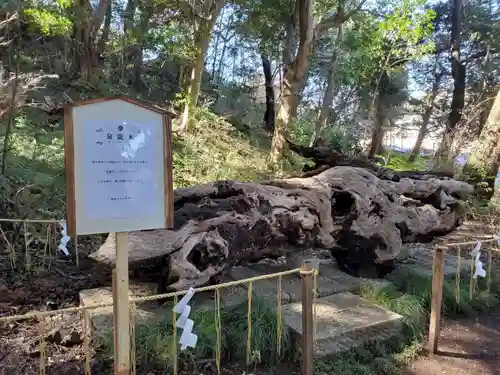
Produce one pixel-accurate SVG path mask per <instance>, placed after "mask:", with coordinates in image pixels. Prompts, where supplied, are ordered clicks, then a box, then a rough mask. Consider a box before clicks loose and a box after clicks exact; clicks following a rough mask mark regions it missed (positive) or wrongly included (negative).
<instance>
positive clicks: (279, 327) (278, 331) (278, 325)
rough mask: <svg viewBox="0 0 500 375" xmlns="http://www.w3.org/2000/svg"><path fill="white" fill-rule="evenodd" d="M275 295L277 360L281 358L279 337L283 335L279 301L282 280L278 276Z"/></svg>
mask: <svg viewBox="0 0 500 375" xmlns="http://www.w3.org/2000/svg"><path fill="white" fill-rule="evenodd" d="M277 283H278V285H277V289H278V292H277V293H276V357H277V358H278V359H279V358H280V357H281V336H282V335H283V320H282V319H283V316H282V315H281V314H282V311H281V302H282V301H281V299H282V283H283V278H282V277H281V276H278V280H277Z"/></svg>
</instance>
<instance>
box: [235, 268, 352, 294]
mask: <svg viewBox="0 0 500 375" xmlns="http://www.w3.org/2000/svg"><path fill="white" fill-rule="evenodd" d="M287 269H288V267H287V266H286V265H272V266H271V265H265V264H251V265H249V266H247V267H234V268H232V269H231V270H230V271H229V276H230V277H231V278H232V279H233V280H242V279H247V278H251V277H257V276H261V275H266V274H271V273H278V272H282V271H285V270H287ZM361 282H362V279H360V278H356V277H352V276H350V275H348V274H346V273H345V272H342V271H341V270H340V269H338V268H337V267H336V265H335V264H321V265H320V267H319V274H318V277H317V286H316V287H317V293H318V297H326V296H329V295H332V294H337V293H343V292H347V291H354V290H357V289H358V288H359V286H360V285H361ZM242 286H243V287H244V288H248V284H243V285H242ZM281 287H282V297H281V299H282V303H283V304H287V303H292V302H296V301H300V299H301V293H302V290H301V279H300V274H299V273H297V274H296V275H286V276H283V277H282V282H281ZM252 290H253V291H254V292H255V294H256V295H258V296H261V297H264V298H270V299H271V298H272V299H276V293H277V291H278V280H277V278H272V279H266V280H259V281H255V282H254V283H252Z"/></svg>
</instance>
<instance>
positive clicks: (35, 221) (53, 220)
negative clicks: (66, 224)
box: [0, 219, 63, 224]
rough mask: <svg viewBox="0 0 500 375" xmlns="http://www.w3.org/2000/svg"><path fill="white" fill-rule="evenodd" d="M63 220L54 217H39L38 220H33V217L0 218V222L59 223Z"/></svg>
mask: <svg viewBox="0 0 500 375" xmlns="http://www.w3.org/2000/svg"><path fill="white" fill-rule="evenodd" d="M61 221H63V220H56V219H47V220H44V219H39V220H33V219H0V223H1V222H4V223H47V224H48V223H60V222H61Z"/></svg>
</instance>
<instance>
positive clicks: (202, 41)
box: [181, 0, 226, 131]
mask: <svg viewBox="0 0 500 375" xmlns="http://www.w3.org/2000/svg"><path fill="white" fill-rule="evenodd" d="M207 1H208V0H207ZM225 3H226V1H225V0H215V1H214V2H213V3H212V6H211V9H210V12H209V14H208V15H207V18H206V19H203V20H200V21H199V26H198V27H197V30H196V33H195V41H194V48H195V51H196V52H195V61H194V64H193V66H192V67H191V75H190V76H189V85H188V88H187V90H186V104H185V106H184V113H183V115H182V124H181V129H182V130H183V131H189V130H190V128H191V124H192V120H193V119H192V114H193V110H194V108H195V107H196V104H197V103H198V96H199V94H200V87H201V79H202V76H203V69H204V68H205V58H206V56H207V51H208V44H209V42H210V36H211V34H212V29H213V27H214V24H215V22H216V21H217V18H218V17H219V14H220V12H221V11H222V8H223V7H224V4H225Z"/></svg>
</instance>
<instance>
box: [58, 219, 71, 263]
mask: <svg viewBox="0 0 500 375" xmlns="http://www.w3.org/2000/svg"><path fill="white" fill-rule="evenodd" d="M59 225H60V226H61V228H62V229H61V236H62V237H61V241H60V242H59V246H58V247H57V248H58V249H59V250H60V251H62V252H63V253H64V255H66V256H68V255H69V251H68V248H67V246H66V245H67V244H68V242H69V241H71V237H70V236H68V234H67V232H66V223H65V222H64V221H61V222H60V223H59Z"/></svg>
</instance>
